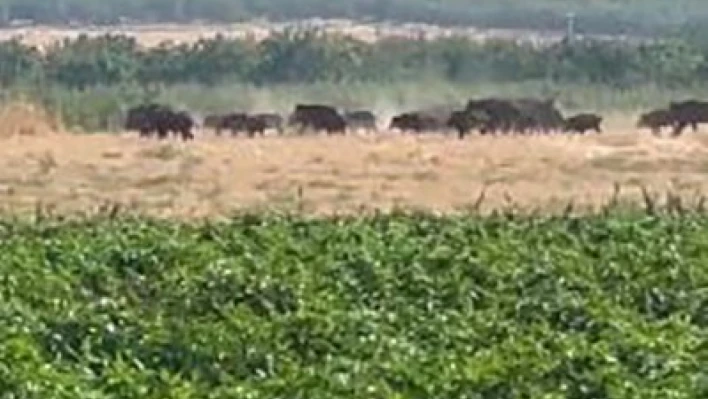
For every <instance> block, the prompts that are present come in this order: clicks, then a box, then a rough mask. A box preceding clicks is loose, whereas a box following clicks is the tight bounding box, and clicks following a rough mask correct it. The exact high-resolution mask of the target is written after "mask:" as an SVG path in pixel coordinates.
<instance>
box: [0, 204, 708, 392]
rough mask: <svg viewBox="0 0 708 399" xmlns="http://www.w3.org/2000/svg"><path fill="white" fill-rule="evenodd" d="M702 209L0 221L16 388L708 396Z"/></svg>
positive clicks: (8, 348)
mask: <svg viewBox="0 0 708 399" xmlns="http://www.w3.org/2000/svg"><path fill="white" fill-rule="evenodd" d="M707 265H708V217H706V216H703V215H698V214H683V215H669V214H659V215H652V214H650V213H620V212H610V213H609V214H606V215H602V216H600V215H596V216H592V215H588V216H583V217H577V218H576V217H550V216H549V217H541V216H536V217H526V216H524V217H522V216H509V215H504V214H499V215H492V216H487V217H481V216H470V215H468V216H455V217H453V216H446V217H436V216H431V215H424V214H403V213H400V214H399V213H392V214H387V215H382V214H379V215H373V216H366V217H365V216H358V217H351V218H342V219H317V218H305V217H304V216H297V217H296V216H277V215H260V216H255V215H242V216H238V217H235V218H232V219H228V220H226V221H218V222H217V221H212V222H208V223H207V222H202V223H198V224H195V223H192V224H186V223H185V224H181V223H178V222H174V221H158V220H154V219H153V220H150V219H139V218H132V217H118V218H113V219H111V218H108V217H92V218H88V219H84V220H74V219H66V220H63V221H61V220H58V219H46V220H38V221H33V222H31V223H30V222H26V221H19V220H9V219H6V220H5V221H4V222H3V223H1V224H0V269H1V271H0V279H1V280H2V281H1V283H0V397H2V398H3V399H4V398H8V399H9V398H42V399H53V398H67V399H68V398H72V399H74V398H141V399H142V398H154V399H163V398H264V399H265V398H268V399H270V398H446V399H447V398H479V399H486V398H489V399H505V398H509V399H511V398H533V399H536V398H547V399H555V398H558V399H560V398H587V399H601V398H613V399H636V398H642V399H654V398H656V399H660V398H661V399H664V398H682V399H689V398H690V399H705V398H707V397H708V266H707Z"/></svg>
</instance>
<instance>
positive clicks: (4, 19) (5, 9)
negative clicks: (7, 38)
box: [0, 0, 10, 26]
mask: <svg viewBox="0 0 708 399" xmlns="http://www.w3.org/2000/svg"><path fill="white" fill-rule="evenodd" d="M0 19H1V20H0V23H1V24H2V26H8V25H9V24H10V0H3V1H2V3H0Z"/></svg>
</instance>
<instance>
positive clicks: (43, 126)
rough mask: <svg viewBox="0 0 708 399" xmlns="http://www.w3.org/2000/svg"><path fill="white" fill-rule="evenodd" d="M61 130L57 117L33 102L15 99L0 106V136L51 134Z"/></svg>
mask: <svg viewBox="0 0 708 399" xmlns="http://www.w3.org/2000/svg"><path fill="white" fill-rule="evenodd" d="M62 130H63V129H62V128H61V123H60V122H59V120H58V119H57V118H55V117H54V116H52V115H50V114H49V113H48V112H46V110H44V109H42V108H40V107H38V106H36V105H35V104H32V103H29V102H23V101H17V102H12V103H8V104H4V105H3V106H2V107H0V138H10V137H14V136H18V135H21V136H44V135H48V134H52V135H53V134H56V133H60V132H61V131H62Z"/></svg>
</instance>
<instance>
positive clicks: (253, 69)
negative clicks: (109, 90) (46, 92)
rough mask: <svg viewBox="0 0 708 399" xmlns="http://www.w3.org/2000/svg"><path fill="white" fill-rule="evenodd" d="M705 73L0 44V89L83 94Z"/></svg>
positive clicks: (615, 51) (455, 50) (627, 66)
mask: <svg viewBox="0 0 708 399" xmlns="http://www.w3.org/2000/svg"><path fill="white" fill-rule="evenodd" d="M706 77H708V51H707V50H701V49H699V48H695V47H692V46H690V45H688V44H686V43H683V42H680V41H663V42H651V43H644V44H628V43H620V42H599V41H579V42H573V43H567V42H561V43H557V44H554V45H551V46H546V47H538V46H533V45H530V44H517V43H512V42H504V41H489V42H484V43H480V42H475V41H472V40H468V39H463V38H444V39H437V40H431V41H424V40H399V39H387V40H383V41H380V42H377V43H365V42H361V41H357V40H355V39H353V38H347V37H341V36H333V35H323V34H320V33H318V32H316V31H297V32H296V31H286V32H284V33H280V34H277V35H274V36H272V37H270V38H269V39H267V40H264V41H259V42H257V41H254V40H248V39H243V40H241V39H226V38H223V37H216V38H210V39H202V40H199V41H197V42H195V43H189V44H179V45H167V44H165V45H161V46H158V47H153V48H143V47H141V46H139V45H138V43H137V41H136V40H135V39H134V38H131V37H127V36H116V35H106V36H100V37H88V36H80V37H78V38H76V39H67V40H65V41H63V42H60V43H57V44H56V45H54V46H52V47H49V48H45V49H41V50H40V49H39V48H35V47H31V46H27V45H24V44H22V43H20V42H19V41H16V40H14V41H8V42H3V43H1V44H0V84H2V85H3V86H4V87H5V88H8V87H18V86H33V87H45V86H49V85H57V86H61V87H65V88H70V89H78V90H84V89H89V88H91V87H96V86H113V85H120V84H139V85H143V86H146V87H150V86H164V85H174V84H183V83H190V84H199V85H206V86H213V85H220V84H224V83H248V84H254V85H259V86H263V85H269V84H283V83H316V82H332V83H356V82H378V83H387V82H395V81H415V80H420V79H424V78H435V79H442V80H446V81H451V82H467V83H469V82H478V81H486V82H523V81H530V80H544V81H549V82H558V83H575V84H578V83H580V84H583V83H588V84H606V85H610V86H613V87H619V88H623V87H631V86H634V85H642V84H657V85H665V86H671V87H683V86H691V85H693V84H694V82H696V81H697V80H700V79H705V78H706Z"/></svg>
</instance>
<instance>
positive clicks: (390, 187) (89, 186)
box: [0, 122, 708, 218]
mask: <svg viewBox="0 0 708 399" xmlns="http://www.w3.org/2000/svg"><path fill="white" fill-rule="evenodd" d="M613 123H614V126H611V127H609V128H608V132H607V133H606V134H604V135H592V136H586V137H497V138H490V137H471V138H468V139H466V140H464V141H458V140H456V139H455V138H453V137H440V136H429V137H417V138H416V137H410V136H400V135H397V134H393V133H388V134H382V135H381V136H378V137H373V136H368V137H365V136H348V137H324V136H312V137H265V138H257V139H247V138H226V137H224V138H216V137H213V136H211V135H204V136H202V137H199V138H198V139H197V141H196V142H193V143H189V144H184V143H180V142H157V141H147V140H141V139H139V138H137V137H134V136H132V135H122V136H111V135H107V134H106V135H72V134H63V135H36V136H25V135H22V136H16V137H14V138H13V139H12V140H7V141H5V142H4V143H3V145H2V146H0V208H1V209H2V210H5V211H7V212H19V211H32V210H34V209H35V208H36V206H37V204H38V203H42V204H45V205H46V206H51V207H53V208H54V209H56V210H57V211H62V212H74V211H87V210H90V209H92V208H94V207H96V206H98V205H101V204H105V203H118V204H121V205H122V206H123V207H126V208H130V209H135V210H138V211H140V212H145V213H148V214H152V215H155V216H180V217H187V218H191V217H203V216H219V215H226V214H228V213H231V212H232V211H234V210H237V209H242V208H252V207H269V208H272V207H274V208H281V209H282V208H288V209H293V208H296V209H299V210H303V211H306V212H316V213H331V212H351V211H359V210H361V209H369V210H370V209H384V210H386V209H390V208H391V207H394V206H406V207H415V208H424V209H434V210H439V211H444V212H449V211H455V210H459V209H462V208H465V207H468V206H471V205H472V204H474V203H475V202H477V201H478V199H479V197H480V193H481V192H484V193H485V195H484V201H483V203H482V209H492V208H495V207H499V206H510V205H513V206H517V207H521V208H523V209H532V208H539V209H559V208H561V207H565V206H566V205H567V203H568V202H569V201H571V200H574V201H575V203H576V205H577V206H579V207H594V206H598V205H601V204H604V203H606V202H607V201H608V200H609V198H610V197H611V196H612V195H613V191H614V185H615V183H618V184H620V185H621V186H622V187H623V194H624V195H626V196H628V197H631V198H634V199H639V198H640V195H641V190H640V187H642V186H646V187H648V188H650V189H652V190H656V191H665V190H672V191H675V192H678V193H682V194H685V195H692V194H694V193H695V192H704V193H706V192H708V179H706V175H707V174H708V137H704V136H701V134H700V133H698V134H687V135H686V136H684V137H682V138H679V139H670V138H654V137H651V136H650V135H649V134H648V133H642V132H636V131H634V130H633V129H629V128H627V127H626V124H625V125H623V124H621V123H619V122H613ZM623 126H625V127H623Z"/></svg>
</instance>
